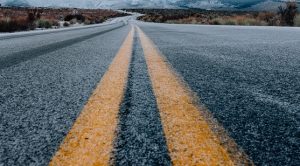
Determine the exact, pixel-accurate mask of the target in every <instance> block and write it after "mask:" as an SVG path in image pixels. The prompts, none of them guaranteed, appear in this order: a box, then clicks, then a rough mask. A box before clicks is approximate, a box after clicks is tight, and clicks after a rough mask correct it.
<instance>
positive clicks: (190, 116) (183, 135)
mask: <svg viewBox="0 0 300 166" xmlns="http://www.w3.org/2000/svg"><path fill="white" fill-rule="evenodd" d="M138 32H139V36H140V39H141V43H142V47H143V50H144V54H145V58H146V61H147V66H148V70H149V74H150V79H151V82H152V86H153V90H154V94H155V96H156V100H157V104H158V108H159V110H160V116H161V119H162V124H163V128H164V132H165V135H166V140H167V145H168V149H169V152H170V156H171V158H172V162H173V164H174V165H189V166H190V165H235V164H236V163H248V162H247V161H246V162H236V161H235V158H234V159H232V158H231V156H232V155H231V154H229V153H228V151H227V150H226V148H224V147H223V146H222V145H221V141H220V139H219V138H218V136H217V135H215V134H214V133H213V131H212V130H211V128H210V126H209V124H208V122H207V121H206V119H205V118H204V116H202V115H201V112H202V111H203V110H201V108H200V106H198V104H196V102H195V98H193V95H192V93H190V92H191V91H190V89H189V88H188V87H187V86H185V85H184V84H183V83H182V81H181V79H179V78H178V77H177V76H176V74H175V72H173V71H172V69H171V67H170V66H169V65H168V64H167V62H166V60H165V59H164V58H163V57H162V56H161V54H160V53H159V51H158V50H157V49H156V48H155V46H154V44H153V43H152V41H151V40H150V39H149V38H148V37H147V36H146V35H145V34H144V33H143V32H142V30H141V29H139V28H138ZM250 165H251V164H250Z"/></svg>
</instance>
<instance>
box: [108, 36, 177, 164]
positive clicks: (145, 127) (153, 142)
mask: <svg viewBox="0 0 300 166" xmlns="http://www.w3.org/2000/svg"><path fill="white" fill-rule="evenodd" d="M127 84H128V85H127V90H126V94H125V96H124V101H123V104H122V106H121V109H120V113H119V125H118V130H117V133H118V134H117V139H116V140H115V152H114V158H113V161H114V164H115V165H117V166H119V165H120V166H124V165H128V166H130V165H136V166H141V165H172V163H171V159H170V157H169V155H168V149H167V144H166V140H165V136H164V133H163V128H162V124H161V121H160V115H159V111H158V108H157V105H156V99H155V97H154V94H153V91H152V86H151V81H150V78H149V75H148V71H147V65H146V61H145V57H144V53H143V49H142V48H141V44H140V42H139V39H138V35H137V34H135V42H134V49H133V55H132V60H131V66H130V71H129V77H128V83H127Z"/></svg>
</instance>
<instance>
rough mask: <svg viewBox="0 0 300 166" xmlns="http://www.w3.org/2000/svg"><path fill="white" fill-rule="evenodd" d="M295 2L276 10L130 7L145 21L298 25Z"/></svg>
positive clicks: (299, 20) (287, 3)
mask: <svg viewBox="0 0 300 166" xmlns="http://www.w3.org/2000/svg"><path fill="white" fill-rule="evenodd" d="M297 8H298V7H297V3H296V2H295V1H288V2H286V3H285V4H284V5H282V6H279V7H278V11H277V12H267V11H264V12H255V11H210V10H201V9H131V10H129V11H132V12H138V13H142V14H144V15H143V16H140V17H139V18H138V19H139V20H142V21H146V22H157V23H175V24H209V25H255V26H300V15H299V14H298V13H297V11H298V10H297Z"/></svg>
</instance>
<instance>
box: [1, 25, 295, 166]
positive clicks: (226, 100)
mask: <svg viewBox="0 0 300 166" xmlns="http://www.w3.org/2000/svg"><path fill="white" fill-rule="evenodd" d="M122 24H123V23H117V24H114V25H107V26H103V27H93V28H87V29H77V30H70V31H67V30H66V31H60V32H59V31H57V32H56V33H45V34H38V35H36V34H35V35H32V36H31V35H26V36H23V37H22V36H21V37H14V38H11V39H8V38H7V39H3V40H1V39H0V50H1V52H0V166H11V165H48V163H49V161H50V159H51V157H52V156H53V155H54V153H55V152H56V151H57V149H58V147H59V145H60V143H61V142H62V140H63V139H64V137H65V135H66V134H67V133H68V131H69V130H70V128H71V127H72V125H73V123H74V122H75V120H76V118H77V117H78V115H79V113H80V111H81V110H82V108H83V106H84V104H85V103H86V101H87V100H88V98H89V97H90V95H91V93H92V91H93V90H94V88H95V87H96V85H97V83H98V82H99V81H100V80H101V78H102V76H103V75H104V73H105V72H106V71H107V69H108V67H109V65H110V63H111V62H112V60H113V58H114V57H115V55H116V53H117V52H118V50H119V48H120V46H121V44H122V43H123V41H124V39H125V37H126V36H127V34H128V32H129V30H130V26H128V25H125V26H121V25H122ZM137 24H138V25H139V26H140V27H141V29H142V30H143V31H144V32H145V33H146V34H147V35H148V36H149V37H150V38H151V39H152V40H153V41H154V43H155V44H156V46H157V48H158V49H159V50H160V51H161V52H162V53H163V54H164V55H165V56H166V59H167V60H168V62H169V63H170V65H171V66H172V67H173V68H174V70H175V71H176V72H177V73H178V74H179V75H180V76H181V77H182V79H183V80H184V81H186V83H187V85H189V86H190V88H191V89H192V90H193V91H194V92H196V93H197V94H198V96H199V97H200V100H201V102H202V103H203V104H204V105H205V106H206V107H207V108H208V110H209V111H210V112H211V113H212V114H213V116H214V117H215V118H216V119H217V121H218V122H220V124H222V125H223V126H224V128H225V129H226V130H227V131H228V134H229V135H230V136H231V137H232V138H233V139H234V140H235V141H236V142H237V144H238V145H239V146H240V147H241V148H242V149H244V150H245V152H246V153H247V154H248V155H249V157H250V158H251V159H252V160H253V162H254V163H255V164H257V165H295V166H298V165H300V56H299V55H300V47H299V46H300V29H299V28H278V27H246V26H245V27H240V26H202V25H172V24H154V23H142V22H138V23H137ZM120 26H121V27H120ZM115 28H116V29H115ZM133 51H134V52H133V58H132V62H131V65H130V73H129V78H128V85H127V90H126V93H125V96H124V101H123V104H122V105H121V109H120V113H119V118H120V119H119V124H118V129H117V131H116V134H117V137H116V139H115V142H114V145H115V150H114V152H113V157H112V161H113V162H114V164H115V165H171V160H170V157H169V155H168V150H167V145H166V140H165V138H164V133H163V129H162V124H161V120H160V117H159V111H158V109H157V104H156V100H155V97H154V94H153V90H152V88H151V82H150V80H149V74H148V72H147V66H146V63H145V59H144V55H143V51H142V48H141V45H140V42H139V40H137V38H135V44H134V50H133Z"/></svg>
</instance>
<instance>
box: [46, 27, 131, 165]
mask: <svg viewBox="0 0 300 166" xmlns="http://www.w3.org/2000/svg"><path fill="white" fill-rule="evenodd" d="M133 36H134V29H133V28H132V30H131V31H130V33H129V34H128V36H127V38H126V39H125V41H124V43H123V45H122V46H121V48H120V50H119V52H118V54H117V55H116V57H115V58H114V60H113V62H112V64H111V66H110V67H109V69H108V71H107V72H106V73H105V75H104V76H103V78H102V80H101V81H100V83H99V84H98V86H97V87H96V89H95V91H94V92H93V94H92V96H91V97H90V99H89V100H88V102H87V104H86V105H85V107H84V108H83V111H82V112H81V114H80V116H79V117H78V118H77V120H76V121H75V123H74V125H73V127H72V129H71V130H70V132H69V133H68V135H67V136H66V138H65V140H64V141H63V143H62V144H61V146H60V148H59V150H58V151H57V153H56V154H55V156H54V157H53V159H52V161H51V162H50V164H49V165H50V166H65V165H70V166H77V165H78V166H83V165H84V166H91V165H93V166H100V165H109V161H110V157H111V152H112V149H113V141H114V137H115V131H116V126H117V123H118V112H119V108H120V104H121V102H122V99H123V96H124V91H125V86H126V83H127V78H128V70H129V64H130V59H131V56H132V45H133Z"/></svg>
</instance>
